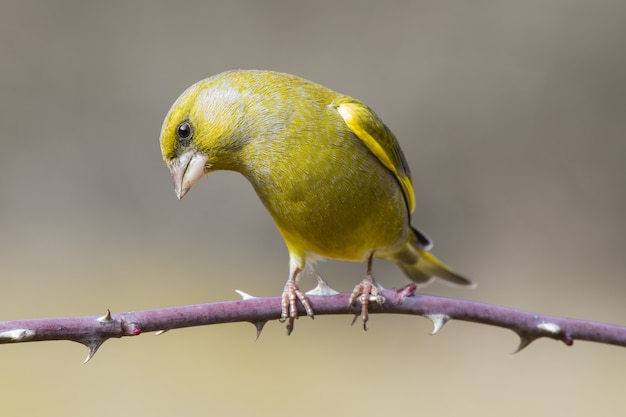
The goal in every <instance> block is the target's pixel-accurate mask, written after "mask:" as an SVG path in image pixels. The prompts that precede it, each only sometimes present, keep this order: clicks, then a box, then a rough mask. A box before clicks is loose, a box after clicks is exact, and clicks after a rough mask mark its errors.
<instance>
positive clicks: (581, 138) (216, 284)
mask: <svg viewBox="0 0 626 417" xmlns="http://www.w3.org/2000/svg"><path fill="white" fill-rule="evenodd" d="M625 44H626V3H624V2H621V1H602V0H601V1H596V2H590V1H585V0H556V1H550V2H545V1H539V0H531V1H525V2H515V1H474V2H467V1H464V0H451V1H445V0H444V1H393V0H392V1H385V2H380V1H356V0H355V1H342V2H337V1H326V0H323V1H316V2H288V1H243V0H231V1H228V2H225V1H224V2H215V1H209V2H205V1H195V2H193V1H182V2H152V1H150V2H149V1H138V2H132V4H127V3H126V2H95V3H94V2H90V3H89V4H87V3H85V2H80V1H73V2H72V1H58V2H46V1H27V2H3V3H2V5H1V13H0V60H1V63H2V70H1V71H0V127H1V128H2V131H3V132H4V133H3V134H2V136H1V138H0V141H1V151H0V229H1V230H2V233H1V235H0V294H1V299H2V301H1V303H0V320H13V319H26V318H36V317H62V316H77V315H94V314H101V313H104V312H105V311H106V309H107V308H110V309H111V310H112V311H113V312H123V311H130V310H140V309H149V308H158V307H167V306H174V305H183V304H193V303H202V302H210V301H224V300H231V299H236V298H237V297H238V296H237V295H236V294H235V293H234V291H233V290H234V289H241V290H244V291H246V292H249V293H251V294H254V295H258V296H275V295H278V294H279V293H280V291H281V290H282V286H283V284H284V281H285V279H286V278H287V275H288V266H287V260H288V257H287V251H286V249H285V247H284V244H283V242H282V239H281V238H280V236H279V234H278V233H277V231H276V229H275V227H274V224H273V222H272V221H271V219H270V218H269V216H268V215H267V214H266V212H265V210H264V208H263V206H262V205H261V203H260V202H259V201H258V200H257V197H256V195H255V194H254V192H253V190H252V188H251V187H250V185H249V184H248V183H246V181H245V180H244V179H243V178H242V177H241V176H239V175H237V174H234V173H230V172H218V173H214V174H211V175H210V176H208V177H206V178H204V179H203V180H202V181H201V183H199V184H198V185H196V186H195V187H194V189H193V190H192V191H191V192H190V194H189V195H188V196H187V197H185V199H184V200H183V201H178V200H177V199H176V197H175V196H174V191H173V188H172V184H171V179H170V175H169V172H168V170H167V168H166V167H165V165H164V164H163V162H162V160H161V154H160V149H159V144H158V138H159V132H160V128H161V123H162V120H163V117H164V116H165V114H166V112H167V110H168V109H169V107H170V105H171V104H172V103H173V101H174V100H175V99H176V98H177V97H178V95H179V94H180V93H181V92H182V91H183V90H184V89H185V88H187V87H188V86H189V85H191V84H192V83H194V82H196V81H198V80H200V79H202V78H205V77H208V76H210V75H213V74H215V73H219V72H221V71H224V70H227V69H232V68H255V69H272V70H278V71H282V72H290V73H295V74H298V75H300V76H302V77H305V78H308V79H311V80H313V81H316V82H318V83H321V84H323V85H326V86H328V87H330V88H333V89H335V90H338V91H340V92H343V93H345V94H349V95H351V96H354V97H357V98H359V99H361V100H363V101H364V102H366V103H367V104H368V105H370V106H371V107H372V108H373V109H374V110H375V111H376V112H377V113H378V114H379V115H380V116H381V117H382V118H383V120H385V122H386V123H387V124H388V126H390V128H391V129H392V130H393V131H394V132H395V133H396V135H397V136H398V138H399V141H400V143H401V145H402V147H403V149H404V151H405V154H406V157H407V159H408V161H409V163H410V165H411V168H412V172H413V178H414V185H415V188H416V193H417V210H416V213H415V216H414V223H415V224H416V225H419V227H421V228H423V229H424V230H425V231H427V232H428V233H429V234H430V235H431V236H432V237H433V238H434V240H435V243H436V245H435V250H434V251H435V253H436V254H437V255H438V256H439V257H441V258H442V259H444V260H445V261H446V262H447V263H448V264H449V265H451V266H452V267H454V268H455V269H456V270H458V271H460V272H462V273H464V274H466V275H467V276H469V277H471V278H473V279H474V280H476V281H477V282H478V284H479V285H478V288H477V289H476V290H473V291H468V290H460V289H454V288H448V287H445V286H442V285H439V284H435V285H432V286H430V287H428V288H426V289H424V292H426V293H429V294H436V295H442V296H448V297H456V298H466V299H471V300H477V301H482V302H488V303H493V304H499V305H505V306H509V307H514V308H518V309H523V310H530V311H534V312H538V313H545V314H554V315H562V316H568V317H576V318H584V319H589V320H595V321H605V322H611V323H616V324H622V325H626V302H625V294H626V279H625V278H624V270H625V268H626V257H625V256H624V250H625V248H626V227H625V225H626V223H625V220H624V213H625V212H626V195H625V183H624V180H625V177H626V164H625V163H624V156H625V152H626V138H625V132H626V78H625V74H626V54H625V53H624V48H625ZM364 268H365V266H364V265H360V264H351V263H341V262H332V261H331V262H327V263H324V264H322V265H321V266H320V270H321V273H322V274H323V275H324V276H325V277H326V279H327V280H328V281H329V282H330V283H331V284H332V285H333V286H334V287H335V288H336V289H339V290H341V291H347V290H350V289H351V288H352V287H353V285H354V284H355V283H357V282H358V281H359V280H360V279H361V278H362V275H363V273H364ZM374 269H375V274H376V276H377V278H378V280H379V281H380V282H381V283H382V285H384V286H385V287H400V286H402V285H404V284H406V283H407V281H406V279H405V278H404V277H403V276H402V274H401V273H400V271H399V270H397V269H396V268H395V266H393V265H391V264H388V263H385V262H384V261H379V262H376V263H375V265H374ZM313 284H314V283H313V282H310V281H309V282H307V281H304V282H303V287H305V288H306V289H308V288H309V287H313ZM350 321H351V317H349V316H336V317H328V316H324V317H318V318H317V319H316V320H315V321H312V320H309V319H306V318H303V319H301V320H299V321H298V322H297V323H296V329H295V331H294V333H293V334H292V335H291V336H290V337H286V336H285V330H284V327H283V325H281V324H279V323H277V322H271V323H268V325H267V326H266V329H265V331H264V333H263V335H262V336H261V338H260V339H259V340H258V341H256V342H255V341H254V337H255V331H254V328H253V327H252V326H250V325H249V324H240V323H238V324H230V325H219V326H210V327H201V328H193V329H186V330H179V331H172V332H169V333H167V334H165V335H163V336H160V337H152V335H150V334H146V335H142V336H141V337H137V338H126V339H122V340H111V341H109V342H107V343H106V344H104V346H103V347H102V348H101V349H100V351H99V353H98V355H96V356H95V358H94V359H93V360H92V361H91V362H89V363H88V364H87V365H81V362H82V360H83V358H84V356H85V355H86V349H85V348H84V347H82V346H80V345H78V344H73V343H70V342H54V343H53V342H48V343H32V344H22V345H3V346H0V369H2V375H3V378H1V381H0V403H1V404H2V408H3V413H4V414H6V415H25V414H27V415H29V416H44V415H45V416H66V415H85V414H88V415H91V416H109V415H120V414H122V415H151V416H170V415H173V414H175V415H190V416H192V415H193V416H195V415H199V414H201V413H209V414H210V413H221V414H226V415H258V416H270V415H271V416H282V415H293V414H294V413H297V414H298V415H299V416H302V417H304V416H317V415H320V414H322V413H324V414H328V413H331V414H333V415H347V414H350V415H365V416H369V415H380V414H381V413H385V414H391V413H393V414H399V415H407V414H408V413H415V414H418V413H419V414H421V415H429V416H451V415H464V416H485V415H507V416H528V415H555V414H556V415H568V416H569V417H574V416H588V415H590V413H594V415H605V416H610V415H622V413H623V412H624V409H625V408H626V405H624V399H623V388H624V374H626V350H624V349H622V348H617V347H612V346H604V345H599V344H593V343H586V342H576V343H575V344H574V346H573V347H571V348H568V347H566V346H564V345H563V344H561V343H557V342H555V341H552V340H548V339H545V340H540V341H537V342H535V343H534V344H533V345H531V346H530V347H529V348H528V349H527V350H525V351H523V352H521V353H520V354H517V355H511V354H510V353H511V352H512V351H514V350H515V348H516V346H517V343H518V339H517V337H516V336H515V335H514V334H513V333H511V332H509V331H506V330H503V329H498V328H491V327H486V326H481V325H477V324H471V323H463V322H451V323H450V324H448V325H447V326H446V328H445V329H444V330H443V331H442V332H441V333H440V334H438V335H437V336H436V337H431V336H429V335H428V333H429V332H430V330H431V324H430V322H429V321H427V320H425V319H423V318H419V317H398V316H393V317H391V316H384V315H376V316H374V317H372V319H371V321H370V326H369V331H368V332H363V331H362V330H361V327H360V326H353V327H350Z"/></svg>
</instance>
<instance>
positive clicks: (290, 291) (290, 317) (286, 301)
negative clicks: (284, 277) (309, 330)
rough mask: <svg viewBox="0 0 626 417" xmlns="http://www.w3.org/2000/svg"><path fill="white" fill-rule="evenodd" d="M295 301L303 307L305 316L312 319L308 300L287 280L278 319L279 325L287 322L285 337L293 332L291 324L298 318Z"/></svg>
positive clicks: (311, 310)
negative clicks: (298, 301)
mask: <svg viewBox="0 0 626 417" xmlns="http://www.w3.org/2000/svg"><path fill="white" fill-rule="evenodd" d="M297 300H300V302H301V303H302V306H304V309H305V310H306V314H307V315H308V316H309V317H311V318H314V315H313V309H312V308H311V304H310V303H309V300H308V298H307V297H306V295H305V294H304V293H303V292H302V291H300V289H299V288H298V285H297V284H296V283H295V282H294V281H292V280H289V281H287V283H286V284H285V289H284V290H283V297H282V302H281V314H280V319H279V321H280V322H281V323H284V322H287V335H289V334H291V332H292V331H293V322H294V320H295V319H297V318H298V306H297Z"/></svg>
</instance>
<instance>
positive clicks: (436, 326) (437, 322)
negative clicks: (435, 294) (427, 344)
mask: <svg viewBox="0 0 626 417" xmlns="http://www.w3.org/2000/svg"><path fill="white" fill-rule="evenodd" d="M426 318H428V319H430V321H432V322H433V331H432V332H430V334H431V335H436V334H437V333H438V332H439V330H441V329H442V328H443V326H444V325H445V324H446V323H447V322H448V320H450V319H451V317H450V316H448V315H447V314H427V315H426Z"/></svg>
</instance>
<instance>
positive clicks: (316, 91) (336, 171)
mask: <svg viewBox="0 0 626 417" xmlns="http://www.w3.org/2000/svg"><path fill="white" fill-rule="evenodd" d="M160 143H161V151H162V154H163V159H164V161H165V163H166V164H167V166H168V167H169V169H170V172H171V174H172V178H173V181H174V189H175V192H176V195H177V197H178V198H179V199H180V198H182V197H183V196H184V195H185V194H186V193H187V192H188V191H189V189H190V188H191V187H192V186H193V185H194V184H195V183H196V182H197V181H198V180H199V179H200V178H201V177H202V176H203V175H204V174H207V173H209V172H211V171H215V170H232V171H236V172H239V173H241V174H242V175H243V176H244V177H245V178H247V179H248V181H249V182H250V183H251V184H252V186H253V188H254V190H255V191H256V193H257V195H258V196H259V198H260V199H261V201H262V202H263V204H264V205H265V207H266V208H267V211H268V212H269V213H270V215H271V216H272V218H273V220H274V222H275V223H276V226H277V228H278V230H279V231H280V233H281V235H282V237H283V238H284V240H285V243H286V245H287V249H288V251H289V277H288V280H287V282H286V284H285V287H284V290H283V295H282V302H281V321H287V331H288V333H290V332H291V330H292V329H293V322H294V319H295V318H297V316H298V312H297V301H298V300H299V301H300V302H301V303H302V305H303V307H304V308H305V310H306V312H307V314H308V315H309V316H311V317H313V310H312V308H311V305H310V303H309V301H308V298H307V296H306V295H305V294H304V293H302V292H301V291H300V289H299V288H298V285H297V284H298V281H299V278H300V276H302V275H303V274H304V273H305V271H311V272H313V268H314V264H315V262H316V261H317V260H321V259H325V258H330V259H339V260H347V261H366V262H367V273H366V276H365V278H364V279H363V280H362V281H361V282H360V283H359V284H358V285H357V286H356V287H355V289H354V291H353V292H352V295H351V297H350V301H349V303H350V305H353V304H355V302H356V301H357V300H358V301H360V303H361V316H362V319H363V323H364V327H365V323H366V322H367V319H368V304H369V302H378V303H382V302H384V298H383V297H382V296H381V294H380V289H381V287H380V286H379V285H378V283H377V282H376V281H375V280H374V278H373V276H372V258H384V259H388V260H390V261H392V262H394V263H395V264H396V265H398V266H399V267H400V269H401V270H402V271H404V273H405V274H406V275H407V276H408V277H409V278H410V279H411V280H412V281H414V282H416V283H418V284H426V283H428V282H430V281H431V280H432V279H433V278H440V279H442V280H444V281H447V282H449V283H452V284H457V285H461V286H471V285H472V282H471V281H469V280H468V279H466V278H464V277H462V276H461V275H458V274H456V273H454V272H452V271H451V270H450V269H449V268H448V267H446V266H445V265H444V264H443V263H442V262H441V261H439V260H438V259H437V258H436V257H435V256H433V255H432V254H431V253H430V252H429V250H430V248H431V246H432V243H431V240H430V238H429V237H428V236H427V235H426V234H424V233H423V232H421V231H420V230H418V229H417V228H414V227H412V226H411V213H412V212H413V209H414V208H415V197H414V191H413V186H412V183H411V175H410V171H409V166H408V164H407V161H406V159H405V157H404V155H403V153H402V150H401V149H400V146H399V144H398V141H397V140H396V137H395V136H394V134H393V133H392V132H391V131H390V130H389V129H388V128H387V126H385V125H384V124H383V122H382V121H381V120H380V118H379V117H378V116H377V115H376V114H375V113H374V112H373V111H372V110H371V109H370V108H369V107H367V106H366V105H365V104H363V103H361V102H360V101H358V100H356V99H354V98H351V97H348V96H345V95H342V94H340V93H337V92H335V91H332V90H330V89H328V88H325V87H323V86H321V85H319V84H316V83H313V82H311V81H307V80H305V79H302V78H299V77H297V76H294V75H290V74H283V73H278V72H272V71H256V70H234V71H227V72H223V73H221V74H218V75H215V76H213V77H210V78H207V79H205V80H202V81H199V82H197V83H196V84H194V85H192V86H191V87H189V88H188V89H187V90H186V91H184V92H183V93H182V95H181V96H180V97H179V98H178V99H177V100H176V102H175V103H174V104H173V105H172V107H171V109H170V111H169V112H168V113H167V115H166V117H165V120H164V122H163V126H162V130H161V137H160ZM317 279H318V286H317V287H316V289H315V290H314V291H311V292H309V293H308V294H320V295H323V294H330V293H334V291H333V290H332V289H330V287H328V285H327V284H326V283H325V282H324V280H323V279H322V278H321V277H319V276H317Z"/></svg>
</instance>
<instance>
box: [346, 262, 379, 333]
mask: <svg viewBox="0 0 626 417" xmlns="http://www.w3.org/2000/svg"><path fill="white" fill-rule="evenodd" d="M380 290H381V287H380V286H379V285H378V283H377V282H376V280H374V277H373V276H372V258H371V257H370V259H369V260H368V262H367V275H366V276H365V278H363V281H361V282H360V283H359V284H358V285H357V286H356V287H354V290H352V294H351V295H350V300H349V301H348V302H349V305H350V307H352V306H353V305H354V303H355V302H356V301H357V300H359V302H360V303H361V320H363V330H367V320H369V303H370V302H374V303H377V304H383V303H384V302H385V297H383V296H382V295H381V294H380ZM356 319H357V316H355V317H354V320H353V321H352V324H354V322H355V321H356Z"/></svg>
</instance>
